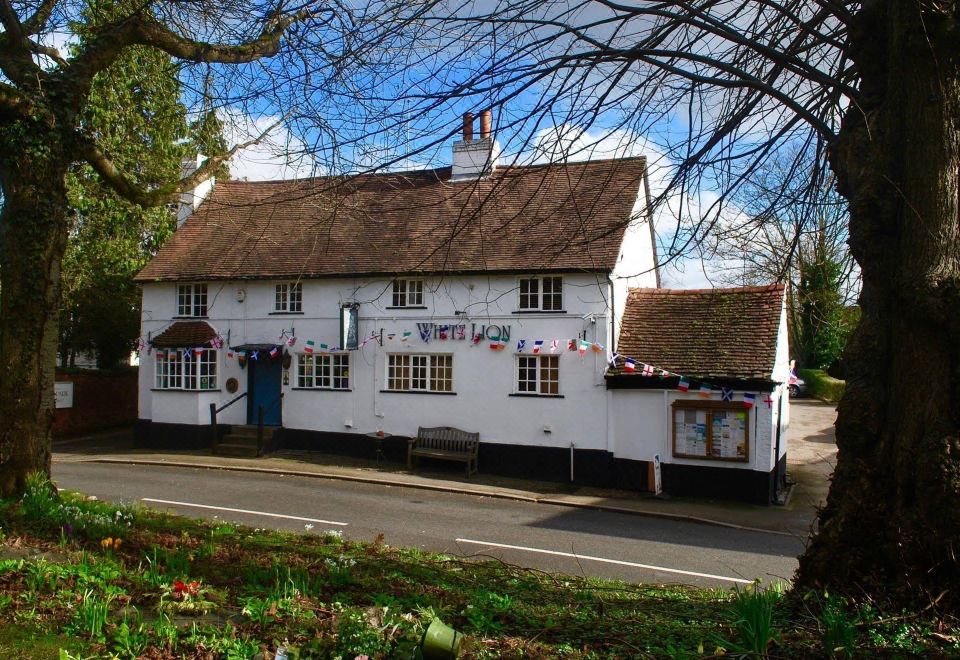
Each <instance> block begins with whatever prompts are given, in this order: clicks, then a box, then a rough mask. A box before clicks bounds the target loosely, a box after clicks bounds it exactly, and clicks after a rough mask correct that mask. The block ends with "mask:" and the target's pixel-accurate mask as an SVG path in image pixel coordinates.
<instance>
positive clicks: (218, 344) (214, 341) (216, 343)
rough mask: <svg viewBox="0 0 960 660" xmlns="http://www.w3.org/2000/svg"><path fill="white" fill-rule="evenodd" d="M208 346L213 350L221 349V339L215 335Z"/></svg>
mask: <svg viewBox="0 0 960 660" xmlns="http://www.w3.org/2000/svg"><path fill="white" fill-rule="evenodd" d="M210 345H211V346H213V347H214V348H223V337H221V336H220V335H217V336H216V337H214V338H213V339H211V340H210Z"/></svg>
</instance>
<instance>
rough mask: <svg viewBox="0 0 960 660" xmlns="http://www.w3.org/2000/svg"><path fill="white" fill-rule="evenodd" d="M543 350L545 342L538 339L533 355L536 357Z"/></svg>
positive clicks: (534, 343) (535, 342) (534, 344)
mask: <svg viewBox="0 0 960 660" xmlns="http://www.w3.org/2000/svg"><path fill="white" fill-rule="evenodd" d="M541 348H543V340H542V339H537V340H536V341H534V342H533V354H534V355H536V354H537V353H539V352H540V349H541Z"/></svg>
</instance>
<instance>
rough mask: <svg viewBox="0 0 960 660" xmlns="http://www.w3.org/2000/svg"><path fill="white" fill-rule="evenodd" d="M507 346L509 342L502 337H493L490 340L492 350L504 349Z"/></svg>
mask: <svg viewBox="0 0 960 660" xmlns="http://www.w3.org/2000/svg"><path fill="white" fill-rule="evenodd" d="M506 347H507V342H505V341H503V340H502V339H491V340H490V350H492V351H502V350H503V349H505V348H506Z"/></svg>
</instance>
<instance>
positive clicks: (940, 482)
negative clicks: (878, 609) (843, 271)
mask: <svg viewBox="0 0 960 660" xmlns="http://www.w3.org/2000/svg"><path fill="white" fill-rule="evenodd" d="M957 10H958V7H957V2H944V3H918V2H916V1H915V0H890V1H888V2H875V3H866V4H865V5H864V9H863V10H862V11H861V12H860V14H859V16H858V18H857V23H856V24H855V25H854V26H853V28H852V30H851V42H852V44H853V47H854V48H853V52H852V55H853V56H854V57H855V59H856V61H857V64H858V66H859V68H860V75H861V81H862V84H861V92H862V102H861V103H860V104H857V105H854V104H851V107H850V110H849V111H848V113H847V115H846V116H845V117H844V121H843V126H842V130H841V133H840V138H839V139H838V141H837V143H836V144H835V145H834V146H833V150H832V153H831V161H832V165H833V168H834V170H835V171H836V173H837V175H838V185H839V188H840V192H842V193H843V194H844V195H845V196H846V197H847V199H848V200H849V201H850V246H851V250H852V253H853V255H854V257H855V258H856V259H857V261H858V263H859V264H860V266H861V269H862V274H863V289H862V293H861V298H860V303H861V307H862V317H861V322H860V326H859V327H858V329H857V330H856V332H855V333H854V336H853V337H852V339H851V342H850V345H849V346H848V349H847V353H846V356H845V360H846V364H847V367H848V371H847V388H846V394H845V396H844V398H843V400H842V401H841V403H840V407H839V411H840V414H839V418H838V420H837V445H838V448H839V453H838V456H837V466H836V469H835V471H834V475H833V481H832V483H831V487H830V493H829V496H828V498H827V503H826V506H825V508H824V509H823V510H822V511H821V512H820V515H819V531H818V532H817V534H816V535H815V536H814V538H813V540H812V542H811V545H810V546H809V548H808V549H807V551H806V552H805V553H804V555H803V556H802V557H801V558H800V568H799V570H798V573H797V585H798V587H799V588H800V589H807V588H830V589H832V590H842V591H846V592H847V593H852V594H858V593H861V590H865V591H866V593H868V594H870V595H872V596H874V597H876V598H878V599H880V600H881V601H886V602H891V601H892V602H894V603H897V604H903V605H907V604H910V605H914V604H918V603H929V602H930V601H931V600H933V599H936V598H938V597H940V596H941V594H943V593H944V592H946V595H945V596H944V597H943V599H942V600H941V601H940V604H941V605H942V606H945V607H947V608H948V609H951V610H953V611H955V612H956V611H957V610H960V198H958V196H960V74H958V53H960V48H958V45H957V44H958V43H960V39H958V37H957V32H956V30H957V19H956V18H954V16H958V15H960V14H958V13H957Z"/></svg>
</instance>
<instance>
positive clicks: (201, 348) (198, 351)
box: [193, 346, 206, 355]
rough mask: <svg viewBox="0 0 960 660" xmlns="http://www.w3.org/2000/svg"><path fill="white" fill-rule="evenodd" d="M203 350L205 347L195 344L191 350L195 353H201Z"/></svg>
mask: <svg viewBox="0 0 960 660" xmlns="http://www.w3.org/2000/svg"><path fill="white" fill-rule="evenodd" d="M204 350H206V349H204V347H203V346H197V347H196V348H195V349H193V352H194V354H195V355H200V354H201V353H203V351H204Z"/></svg>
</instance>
